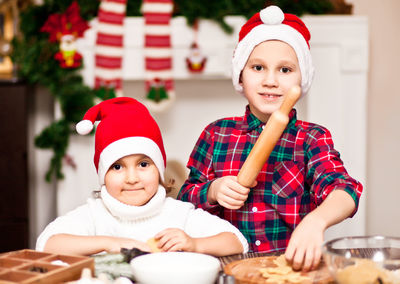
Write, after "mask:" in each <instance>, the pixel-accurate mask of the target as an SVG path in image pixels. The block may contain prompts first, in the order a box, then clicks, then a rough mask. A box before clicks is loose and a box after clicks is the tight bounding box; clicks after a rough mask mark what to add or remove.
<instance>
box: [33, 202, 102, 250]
mask: <svg viewBox="0 0 400 284" xmlns="http://www.w3.org/2000/svg"><path fill="white" fill-rule="evenodd" d="M93 224H94V221H93V218H92V215H91V214H90V210H89V206H88V205H82V206H80V207H78V208H76V209H74V210H73V211H70V212H68V213H67V214H66V215H63V216H60V217H57V218H56V219H55V220H54V221H53V222H51V223H50V224H48V225H47V226H46V228H45V229H44V231H43V232H42V233H41V234H40V235H39V237H38V239H37V241H36V250H38V251H43V249H44V247H45V245H46V242H47V241H48V240H49V238H50V237H51V236H54V235H57V234H72V235H80V236H89V235H94V234H95V229H94V225H93Z"/></svg>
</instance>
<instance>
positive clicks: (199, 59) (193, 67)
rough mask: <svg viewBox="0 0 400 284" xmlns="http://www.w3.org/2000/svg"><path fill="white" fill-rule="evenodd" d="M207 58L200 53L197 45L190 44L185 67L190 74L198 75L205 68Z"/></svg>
mask: <svg viewBox="0 0 400 284" xmlns="http://www.w3.org/2000/svg"><path fill="white" fill-rule="evenodd" d="M206 62H207V58H206V57H205V56H204V55H203V54H202V53H201V50H200V48H199V47H198V46H197V43H192V45H191V46H190V53H189V56H188V57H186V66H187V68H188V70H189V71H190V72H192V73H200V72H202V71H203V70H204V67H205V66H206Z"/></svg>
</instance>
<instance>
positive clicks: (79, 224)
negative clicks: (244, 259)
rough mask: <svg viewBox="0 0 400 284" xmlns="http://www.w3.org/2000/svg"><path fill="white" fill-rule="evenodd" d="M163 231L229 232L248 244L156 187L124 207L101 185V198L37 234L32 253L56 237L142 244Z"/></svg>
mask: <svg viewBox="0 0 400 284" xmlns="http://www.w3.org/2000/svg"><path fill="white" fill-rule="evenodd" d="M167 228H180V229H182V230H183V231H185V232H186V233H187V234H188V235H189V236H191V237H195V238H196V237H208V236H212V235H216V234H218V233H221V232H232V233H234V234H235V235H236V236H237V237H238V238H239V240H240V242H241V243H242V245H243V253H246V252H247V251H248V244H247V241H246V239H245V237H244V236H243V235H242V233H240V231H239V230H238V229H237V228H236V227H234V226H233V225H232V224H231V223H229V222H228V221H225V220H223V219H221V218H219V217H217V216H214V215H212V214H210V213H208V212H206V211H204V210H202V209H195V208H194V205H193V204H191V203H189V202H183V201H180V200H175V199H173V198H170V197H166V194H165V189H164V187H162V186H160V187H159V188H158V191H157V193H156V194H155V195H154V196H153V198H152V199H151V200H150V201H149V202H148V203H147V204H145V205H143V206H131V205H127V204H124V203H122V202H120V201H118V200H117V199H115V198H114V197H112V196H111V195H110V194H109V193H108V192H107V189H106V188H105V187H104V186H103V187H102V189H101V198H89V199H88V200H87V203H86V204H85V205H82V206H80V207H78V208H76V209H75V210H73V211H70V212H68V213H67V214H66V215H63V216H60V217H58V218H56V219H55V220H54V221H53V222H51V223H50V224H49V225H47V227H46V228H45V230H44V231H43V232H42V233H41V234H40V236H39V238H38V239H37V243H36V250H38V251H43V249H44V246H45V244H46V242H47V240H48V239H49V238H50V237H51V236H53V235H56V234H73V235H81V236H96V235H102V236H118V237H125V238H132V239H135V240H139V241H142V242H146V241H147V240H148V239H149V238H152V237H154V235H155V234H157V233H158V232H160V231H162V230H164V229H167Z"/></svg>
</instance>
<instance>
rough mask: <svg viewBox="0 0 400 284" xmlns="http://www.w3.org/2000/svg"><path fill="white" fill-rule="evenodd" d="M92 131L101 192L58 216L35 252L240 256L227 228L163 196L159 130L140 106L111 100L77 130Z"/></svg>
mask: <svg viewBox="0 0 400 284" xmlns="http://www.w3.org/2000/svg"><path fill="white" fill-rule="evenodd" d="M97 120H100V121H101V122H100V123H99V125H98V126H97V130H96V137H95V155H94V164H95V166H96V169H97V172H98V176H99V181H100V184H101V191H100V194H99V196H98V198H89V199H88V201H87V203H86V204H85V205H82V206H80V207H78V208H76V209H75V210H73V211H71V212H69V213H67V214H66V215H65V216H61V217H58V218H57V219H56V220H55V221H53V222H52V223H50V224H49V225H48V226H47V227H46V229H45V230H44V231H43V232H42V234H41V235H40V236H39V238H38V240H37V245H36V249H37V250H39V251H48V252H52V253H65V254H78V255H92V254H96V253H100V252H119V251H120V249H121V248H134V247H136V248H139V249H140V250H143V251H150V250H151V248H150V246H149V245H150V242H149V240H153V238H154V239H155V241H156V243H157V248H158V249H159V250H161V251H190V252H199V253H206V254H211V255H215V256H224V255H230V254H237V253H245V252H247V250H248V245H247V241H246V239H245V238H244V236H243V235H242V234H241V233H240V231H239V230H238V229H236V228H235V227H234V226H233V225H231V224H230V223H229V222H227V221H225V220H222V219H220V218H219V217H216V216H214V215H211V214H209V213H208V212H206V211H203V210H202V209H194V206H193V205H192V204H191V203H187V202H182V201H178V200H175V199H173V198H169V197H168V198H167V197H166V189H165V186H164V170H165V165H166V155H165V151H164V146H163V141H162V137H161V132H160V129H159V127H158V125H157V123H156V122H155V120H154V119H153V118H152V117H151V115H150V113H149V112H148V110H147V109H146V107H145V106H144V105H142V104H141V103H139V102H138V101H137V100H135V99H132V98H123V97H120V98H114V99H110V100H106V101H103V102H101V103H100V104H98V105H96V106H94V107H92V108H91V109H89V110H88V112H87V113H86V114H85V116H84V120H82V121H81V122H79V123H78V124H77V132H78V133H80V134H87V133H89V132H90V131H91V130H92V129H93V123H94V122H95V121H97Z"/></svg>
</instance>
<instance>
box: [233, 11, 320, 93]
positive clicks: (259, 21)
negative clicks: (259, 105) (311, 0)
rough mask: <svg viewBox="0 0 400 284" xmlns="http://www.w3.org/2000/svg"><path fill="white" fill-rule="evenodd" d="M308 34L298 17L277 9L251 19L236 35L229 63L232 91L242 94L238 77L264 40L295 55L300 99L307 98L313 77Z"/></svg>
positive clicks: (261, 13) (257, 14) (258, 14)
mask: <svg viewBox="0 0 400 284" xmlns="http://www.w3.org/2000/svg"><path fill="white" fill-rule="evenodd" d="M310 37H311V36H310V32H309V31H308V29H307V27H306V25H305V24H304V23H303V21H302V20H300V18H299V17H297V16H296V15H292V14H284V13H283V12H282V10H281V9H280V8H279V7H277V6H268V7H267V8H265V9H263V10H261V11H260V12H259V13H256V14H254V15H253V17H251V18H250V19H249V20H248V21H247V22H246V23H245V24H244V25H243V27H242V29H241V30H240V33H239V42H238V44H237V46H236V49H235V51H234V54H233V59H232V82H233V86H234V87H235V89H236V91H238V92H239V93H241V94H243V87H242V86H241V85H240V84H239V80H240V74H241V72H242V70H243V68H244V66H245V65H246V62H247V60H248V59H249V56H250V54H251V52H252V51H253V49H254V47H255V46H257V45H258V44H260V43H262V42H264V41H267V40H280V41H283V42H286V43H287V44H289V45H290V46H291V47H292V48H293V49H294V51H295V52H296V55H297V59H298V62H299V66H300V72H301V89H302V95H305V94H307V92H308V91H309V89H310V87H311V82H312V79H313V76H314V66H313V64H312V59H311V53H310V45H309V40H310Z"/></svg>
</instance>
